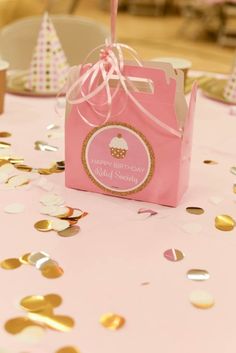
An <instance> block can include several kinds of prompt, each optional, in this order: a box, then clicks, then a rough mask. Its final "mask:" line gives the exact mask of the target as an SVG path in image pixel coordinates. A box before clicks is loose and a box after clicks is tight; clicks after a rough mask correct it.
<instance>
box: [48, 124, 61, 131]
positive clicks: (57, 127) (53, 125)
mask: <svg viewBox="0 0 236 353" xmlns="http://www.w3.org/2000/svg"><path fill="white" fill-rule="evenodd" d="M60 128H61V127H60V126H59V125H55V124H49V125H48V126H47V130H58V129H60Z"/></svg>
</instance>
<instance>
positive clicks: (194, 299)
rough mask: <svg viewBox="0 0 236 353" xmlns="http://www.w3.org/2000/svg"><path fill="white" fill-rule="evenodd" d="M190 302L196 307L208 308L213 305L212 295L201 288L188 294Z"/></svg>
mask: <svg viewBox="0 0 236 353" xmlns="http://www.w3.org/2000/svg"><path fill="white" fill-rule="evenodd" d="M189 299H190V303H191V304H192V305H193V306H195V307H196V308H198V309H209V308H212V307H213V306H214V298H213V296H212V295H211V294H210V293H208V292H205V291H203V290H196V291H194V292H192V293H191V294H190V297H189Z"/></svg>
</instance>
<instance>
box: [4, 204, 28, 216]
mask: <svg viewBox="0 0 236 353" xmlns="http://www.w3.org/2000/svg"><path fill="white" fill-rule="evenodd" d="M24 210H25V206H24V205H23V204H22V203H12V204H10V205H7V206H5V207H4V211H5V212H6V213H12V214H16V213H22V212H24Z"/></svg>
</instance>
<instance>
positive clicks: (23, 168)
mask: <svg viewBox="0 0 236 353" xmlns="http://www.w3.org/2000/svg"><path fill="white" fill-rule="evenodd" d="M15 168H16V169H17V170H21V171H23V172H32V170H33V168H32V167H30V166H28V165H26V164H15Z"/></svg>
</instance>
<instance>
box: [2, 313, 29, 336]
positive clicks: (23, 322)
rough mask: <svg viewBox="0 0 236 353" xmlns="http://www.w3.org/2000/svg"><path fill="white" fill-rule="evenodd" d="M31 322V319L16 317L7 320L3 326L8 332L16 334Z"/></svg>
mask: <svg viewBox="0 0 236 353" xmlns="http://www.w3.org/2000/svg"><path fill="white" fill-rule="evenodd" d="M33 324H34V322H33V321H31V320H30V319H29V318H27V317H17V318H14V319H11V320H8V321H7V322H6V323H5V326H4V328H5V330H6V331H7V332H8V333H10V334H12V335H17V334H18V333H20V332H21V331H22V330H24V329H25V328H26V327H29V326H31V325H33Z"/></svg>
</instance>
